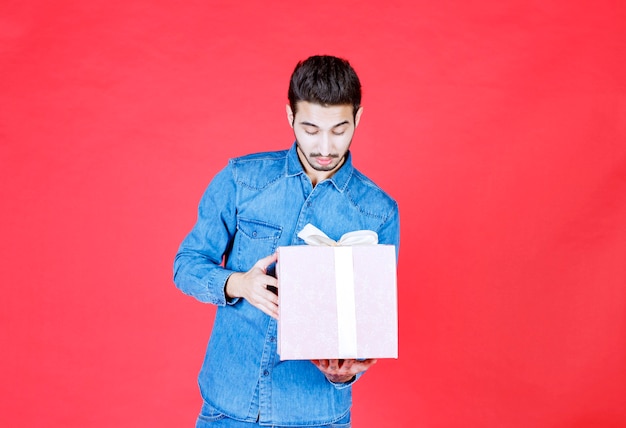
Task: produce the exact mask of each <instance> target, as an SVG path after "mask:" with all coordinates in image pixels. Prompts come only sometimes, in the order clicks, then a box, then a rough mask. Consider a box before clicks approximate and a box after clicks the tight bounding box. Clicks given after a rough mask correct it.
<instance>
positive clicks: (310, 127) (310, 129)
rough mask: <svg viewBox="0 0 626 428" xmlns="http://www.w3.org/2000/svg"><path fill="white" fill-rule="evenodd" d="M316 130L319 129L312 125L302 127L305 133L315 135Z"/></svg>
mask: <svg viewBox="0 0 626 428" xmlns="http://www.w3.org/2000/svg"><path fill="white" fill-rule="evenodd" d="M318 131H319V130H318V129H317V128H315V127H312V126H309V127H305V128H304V132H306V133H307V135H315V134H317V133H318Z"/></svg>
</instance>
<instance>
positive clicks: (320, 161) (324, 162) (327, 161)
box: [315, 156, 334, 166]
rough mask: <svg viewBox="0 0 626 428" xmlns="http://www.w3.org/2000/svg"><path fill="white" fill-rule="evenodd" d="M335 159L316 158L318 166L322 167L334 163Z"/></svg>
mask: <svg viewBox="0 0 626 428" xmlns="http://www.w3.org/2000/svg"><path fill="white" fill-rule="evenodd" d="M333 159H334V158H333V157H323V156H319V157H316V158H315V160H316V161H317V163H318V164H320V165H322V166H328V165H330V164H331V163H332V162H333Z"/></svg>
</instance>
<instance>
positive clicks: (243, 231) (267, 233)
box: [233, 218, 282, 271]
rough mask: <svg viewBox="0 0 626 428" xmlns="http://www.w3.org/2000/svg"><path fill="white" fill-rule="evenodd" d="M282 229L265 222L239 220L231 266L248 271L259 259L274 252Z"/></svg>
mask: <svg viewBox="0 0 626 428" xmlns="http://www.w3.org/2000/svg"><path fill="white" fill-rule="evenodd" d="M281 233H282V227H280V226H277V225H273V224H270V223H267V222H263V221H258V220H250V219H245V218H239V219H238V220H237V233H236V235H235V242H234V247H233V253H234V254H235V259H234V260H233V262H234V263H233V264H234V265H235V267H236V268H237V270H240V271H248V270H249V269H250V268H251V267H252V266H253V265H254V264H255V263H256V262H257V261H258V260H259V259H262V258H263V257H266V256H269V255H271V254H273V253H274V252H275V251H276V248H277V247H278V240H279V239H280V235H281Z"/></svg>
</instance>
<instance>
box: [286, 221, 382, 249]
mask: <svg viewBox="0 0 626 428" xmlns="http://www.w3.org/2000/svg"><path fill="white" fill-rule="evenodd" d="M298 238H300V239H302V240H303V241H304V242H306V243H307V244H309V245H327V246H329V247H338V246H351V245H376V244H378V234H377V233H376V232H374V231H373V230H355V231H354V232H348V233H345V234H343V235H342V236H341V238H340V239H339V241H333V240H332V239H330V238H329V237H328V235H326V234H325V233H324V232H322V231H321V230H319V229H318V228H317V227H315V226H313V225H312V224H311V223H309V224H307V225H306V226H304V227H303V228H302V230H301V231H300V232H298Z"/></svg>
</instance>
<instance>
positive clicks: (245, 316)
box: [174, 144, 399, 427]
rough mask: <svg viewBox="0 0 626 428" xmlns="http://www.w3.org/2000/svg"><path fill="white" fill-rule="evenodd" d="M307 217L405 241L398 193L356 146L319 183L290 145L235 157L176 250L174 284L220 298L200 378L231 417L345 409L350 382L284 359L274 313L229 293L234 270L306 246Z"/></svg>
mask: <svg viewBox="0 0 626 428" xmlns="http://www.w3.org/2000/svg"><path fill="white" fill-rule="evenodd" d="M307 223H312V224H313V225H314V226H316V227H318V228H319V229H321V230H323V231H324V232H325V233H326V234H327V235H328V236H329V237H330V238H332V239H335V240H338V239H339V238H340V237H341V235H343V234H344V233H346V232H350V231H353V230H358V229H369V230H373V231H375V232H377V233H378V236H379V242H380V243H381V244H392V245H396V247H397V246H398V244H399V214H398V207H397V204H396V202H395V201H394V200H393V199H391V198H390V197H389V196H388V195H387V194H385V193H384V192H383V191H382V190H381V189H380V188H378V187H377V186H376V185H375V184H374V183H373V182H372V181H370V180H369V179H368V178H367V177H365V176H364V175H363V174H361V173H360V172H359V171H357V170H356V169H355V168H354V167H353V166H352V159H351V156H350V155H348V157H347V159H346V162H345V163H344V165H343V166H342V167H341V168H340V169H339V170H338V171H337V172H336V173H335V174H334V175H333V176H332V177H331V178H329V179H327V180H324V181H322V182H320V183H318V184H317V185H316V186H315V187H313V186H312V184H311V181H310V179H309V178H308V176H307V175H306V174H305V173H304V170H303V169H302V166H301V164H300V161H299V159H298V155H297V152H296V146H295V144H294V145H293V146H292V147H291V149H290V150H285V151H278V152H268V153H259V154H253V155H248V156H244V157H240V158H236V159H232V160H231V161H230V162H229V164H228V165H227V166H226V167H225V168H224V169H223V170H222V171H221V172H219V173H218V174H217V175H216V176H215V177H214V179H213V180H212V182H211V184H210V185H209V187H208V188H207V190H206V191H205V193H204V195H203V196H202V199H201V201H200V204H199V209H198V219H197V222H196V224H195V226H194V228H193V229H192V230H191V232H190V233H189V234H188V235H187V237H186V238H185V239H184V241H183V242H182V244H181V246H180V248H179V250H178V253H177V254H176V259H175V261H174V281H175V283H176V285H177V287H179V288H180V289H181V290H182V291H183V292H184V293H186V294H189V295H191V296H193V297H195V298H196V299H198V300H200V301H202V302H207V303H212V304H215V305H217V306H218V309H217V312H216V316H215V321H214V325H213V330H212V334H211V339H210V340H209V344H208V348H207V352H206V356H205V360H204V363H203V365H202V369H201V371H200V374H199V378H198V383H199V386H200V391H201V394H202V397H203V399H204V401H205V402H206V403H207V405H210V406H212V408H214V409H219V410H218V411H219V413H221V414H223V415H225V416H228V417H229V418H232V419H236V420H240V421H246V422H256V421H257V419H258V422H259V423H260V424H261V425H270V426H271V425H276V426H292V427H294V426H324V425H329V424H332V423H334V422H338V421H340V420H341V419H342V418H344V417H345V416H346V414H348V413H349V410H350V407H351V404H352V394H351V385H352V382H350V383H347V384H333V383H331V382H329V381H328V380H327V379H326V377H325V376H324V375H323V374H322V373H321V372H320V371H319V370H318V369H317V368H316V367H315V366H314V365H313V364H312V363H311V362H309V361H280V358H279V356H278V355H277V353H276V334H277V324H276V321H275V320H274V319H273V318H271V317H269V316H267V315H265V314H264V313H263V312H261V311H260V310H258V309H256V308H255V307H253V306H252V305H250V304H249V303H248V302H247V301H246V300H244V299H234V300H232V301H228V302H227V301H226V296H225V294H224V286H225V284H226V280H227V279H228V277H229V275H230V274H231V273H233V272H235V271H238V272H246V271H248V270H249V269H250V268H251V267H252V266H253V265H254V264H255V263H256V262H257V261H258V260H259V259H261V258H263V257H266V256H268V255H270V254H273V253H274V252H275V251H276V249H277V248H278V247H279V246H286V245H304V242H303V241H302V240H301V239H300V238H298V237H297V233H298V232H299V231H300V230H301V229H302V228H303V227H304V226H305V225H306V224H307ZM304 274H310V273H304Z"/></svg>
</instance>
